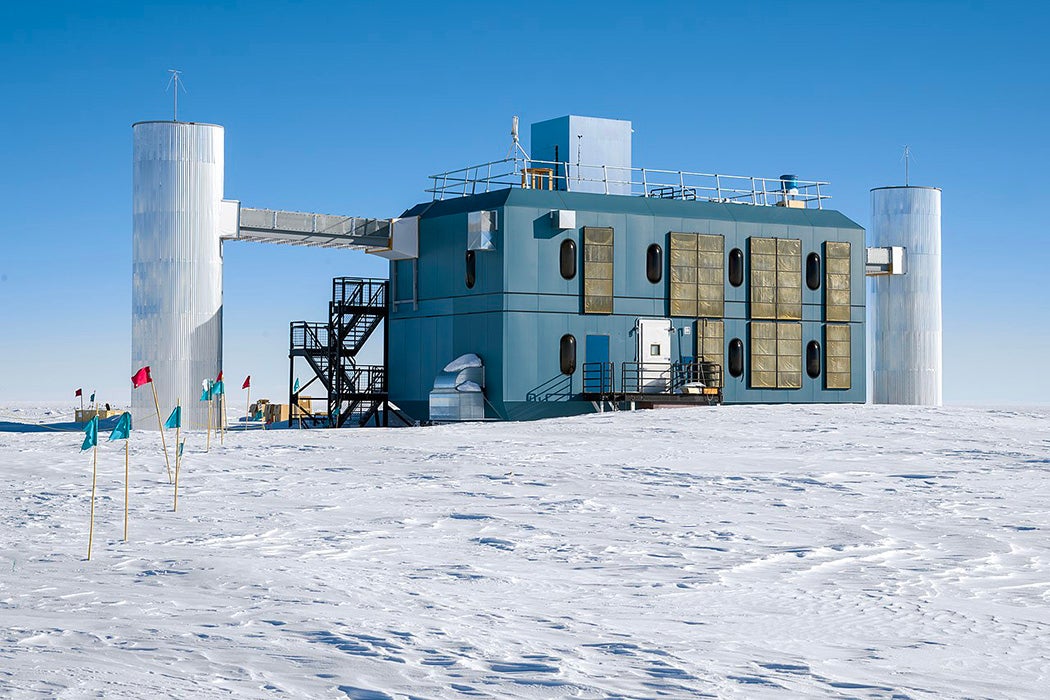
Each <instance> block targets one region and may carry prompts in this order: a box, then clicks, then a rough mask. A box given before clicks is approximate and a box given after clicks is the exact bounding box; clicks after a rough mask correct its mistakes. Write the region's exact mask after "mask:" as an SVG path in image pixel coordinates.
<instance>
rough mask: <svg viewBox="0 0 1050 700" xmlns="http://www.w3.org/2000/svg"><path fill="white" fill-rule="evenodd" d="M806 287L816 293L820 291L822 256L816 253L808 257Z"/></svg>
mask: <svg viewBox="0 0 1050 700" xmlns="http://www.w3.org/2000/svg"><path fill="white" fill-rule="evenodd" d="M806 286H807V287H809V288H810V289H812V290H814V291H816V290H818V289H820V256H819V255H817V254H816V253H810V254H809V255H807V256H806Z"/></svg>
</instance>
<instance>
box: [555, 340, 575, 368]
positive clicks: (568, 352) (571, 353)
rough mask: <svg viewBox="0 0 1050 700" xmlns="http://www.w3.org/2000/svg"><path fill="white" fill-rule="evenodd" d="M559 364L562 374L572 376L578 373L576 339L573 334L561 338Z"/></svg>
mask: <svg viewBox="0 0 1050 700" xmlns="http://www.w3.org/2000/svg"><path fill="white" fill-rule="evenodd" d="M558 362H559V364H560V366H561V367H560V368H561V373H562V374H572V373H573V372H575V371H576V337H575V336H573V335H572V334H569V333H566V334H565V335H563V336H562V337H561V344H560V346H559V353H558Z"/></svg>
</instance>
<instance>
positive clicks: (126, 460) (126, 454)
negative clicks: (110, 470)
mask: <svg viewBox="0 0 1050 700" xmlns="http://www.w3.org/2000/svg"><path fill="white" fill-rule="evenodd" d="M130 444H131V438H130V437H129V438H127V439H125V440H124V541H125V542H127V541H128V475H129V473H130V467H129V464H130V462H131V456H130V450H131V448H130V447H129V445H130Z"/></svg>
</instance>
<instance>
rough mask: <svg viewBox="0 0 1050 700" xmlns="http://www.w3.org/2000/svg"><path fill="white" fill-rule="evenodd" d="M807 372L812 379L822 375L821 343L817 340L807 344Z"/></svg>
mask: <svg viewBox="0 0 1050 700" xmlns="http://www.w3.org/2000/svg"><path fill="white" fill-rule="evenodd" d="M806 374H808V375H809V376H810V378H811V379H816V378H817V377H819V376H820V343H818V342H817V341H815V340H811V341H809V343H808V344H807V345H806Z"/></svg>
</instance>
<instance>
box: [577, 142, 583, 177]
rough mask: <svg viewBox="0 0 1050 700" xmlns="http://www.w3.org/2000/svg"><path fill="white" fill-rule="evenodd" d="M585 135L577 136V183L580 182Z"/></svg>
mask: <svg viewBox="0 0 1050 700" xmlns="http://www.w3.org/2000/svg"><path fill="white" fill-rule="evenodd" d="M582 154H583V134H576V182H579V181H580V161H581V160H583V155H582Z"/></svg>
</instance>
